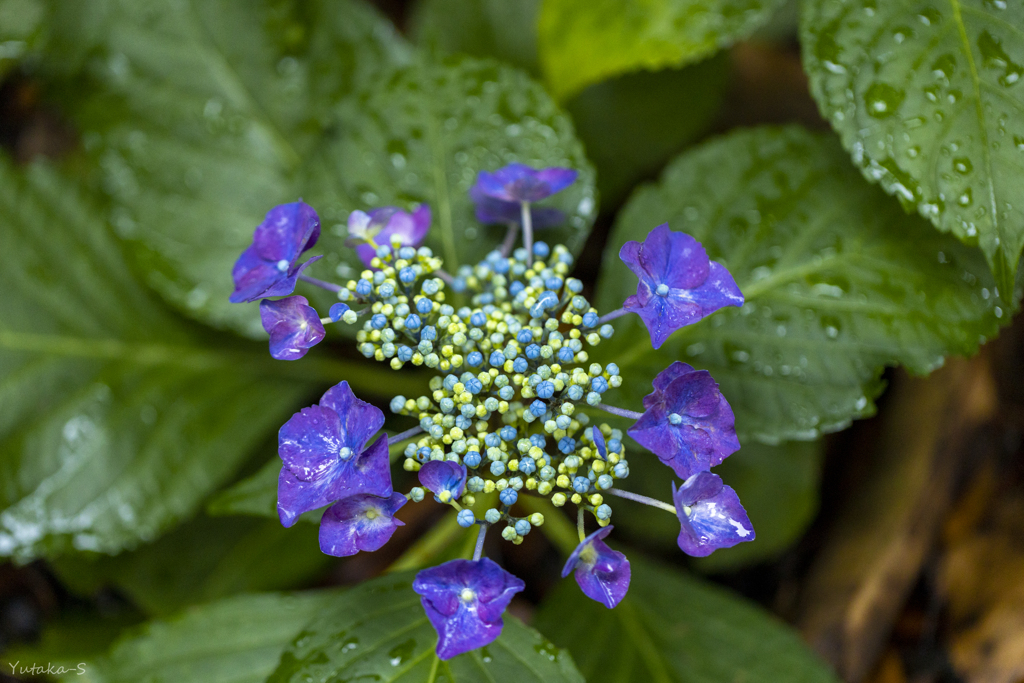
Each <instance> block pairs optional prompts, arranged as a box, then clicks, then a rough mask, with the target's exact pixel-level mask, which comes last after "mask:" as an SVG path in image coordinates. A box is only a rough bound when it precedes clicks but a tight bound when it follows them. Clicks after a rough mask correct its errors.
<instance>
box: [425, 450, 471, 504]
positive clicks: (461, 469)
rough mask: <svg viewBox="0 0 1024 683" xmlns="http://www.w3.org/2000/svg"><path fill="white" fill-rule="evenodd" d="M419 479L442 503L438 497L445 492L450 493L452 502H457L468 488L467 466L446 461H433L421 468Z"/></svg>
mask: <svg viewBox="0 0 1024 683" xmlns="http://www.w3.org/2000/svg"><path fill="white" fill-rule="evenodd" d="M419 479H420V483H421V484H422V485H423V486H425V487H426V488H428V489H430V490H431V491H433V492H434V498H437V500H438V502H441V500H440V498H438V496H440V495H441V493H442V492H443V491H447V492H449V493H450V494H451V496H452V500H456V499H458V498H459V497H460V496H462V492H463V490H464V489H465V486H466V466H465V465H457V464H455V463H453V462H448V461H445V460H431V461H430V462H428V463H425V464H424V465H423V467H421V468H420V471H419Z"/></svg>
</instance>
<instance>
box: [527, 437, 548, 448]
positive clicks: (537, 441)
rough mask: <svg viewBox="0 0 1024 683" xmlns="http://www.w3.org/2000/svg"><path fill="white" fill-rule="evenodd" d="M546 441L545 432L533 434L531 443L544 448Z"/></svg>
mask: <svg viewBox="0 0 1024 683" xmlns="http://www.w3.org/2000/svg"><path fill="white" fill-rule="evenodd" d="M545 443H546V441H545V439H544V435H543V434H531V435H530V445H531V446H536V447H537V448H544V445H545Z"/></svg>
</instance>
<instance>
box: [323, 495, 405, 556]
mask: <svg viewBox="0 0 1024 683" xmlns="http://www.w3.org/2000/svg"><path fill="white" fill-rule="evenodd" d="M406 502H407V501H406V498H405V496H403V495H402V494H401V493H392V494H391V496H390V497H388V498H382V497H380V496H374V495H370V494H356V495H354V496H349V497H348V498H342V499H341V500H339V501H338V502H337V503H335V504H334V505H332V506H331V507H329V508H327V512H325V513H324V516H323V518H322V519H321V520H320V550H321V551H322V552H324V553H326V554H327V555H333V556H335V557H347V556H349V555H355V554H356V553H358V552H359V551H360V550H364V551H368V552H369V551H374V550H379V549H380V548H382V547H383V546H384V544H385V543H387V542H388V540H389V539H390V538H391V535H392V534H393V533H395V529H397V528H398V527H400V526H405V523H404V522H402V521H401V520H398V519H395V513H396V512H397V511H398V509H399V508H401V507H402V506H403V505H405V503H406Z"/></svg>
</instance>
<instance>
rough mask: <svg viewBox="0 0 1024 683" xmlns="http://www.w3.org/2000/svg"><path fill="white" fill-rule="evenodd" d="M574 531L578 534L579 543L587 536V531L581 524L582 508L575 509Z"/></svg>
mask: <svg viewBox="0 0 1024 683" xmlns="http://www.w3.org/2000/svg"><path fill="white" fill-rule="evenodd" d="M576 532H577V533H578V534H579V535H580V543H582V542H583V540H584V539H585V538H586V537H587V532H586V530H585V528H584V526H583V508H578V509H577V510H576Z"/></svg>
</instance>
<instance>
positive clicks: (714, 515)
mask: <svg viewBox="0 0 1024 683" xmlns="http://www.w3.org/2000/svg"><path fill="white" fill-rule="evenodd" d="M672 499H673V500H674V501H675V506H676V515H677V516H678V517H679V525H680V529H679V548H680V549H681V550H682V551H683V552H684V553H686V554H687V555H693V556H694V557H705V556H707V555H710V554H711V553H713V552H715V551H716V550H718V549H719V548H731V547H732V546H734V545H736V544H737V543H742V542H744V541H753V540H754V527H753V526H752V525H751V524H750V518H749V517H747V511H746V510H744V509H743V506H742V505H740V498H739V496H737V495H736V492H735V491H733V490H732V488H730V487H728V486H725V485H724V484H722V478H721V477H719V476H718V475H717V474H712V473H711V472H698V473H697V474H695V475H693V476H692V477H690V478H689V479H687V480H686V481H685V482H683V485H682V486H680V487H679V488H678V489H676V485H675V482H673V483H672Z"/></svg>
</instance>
